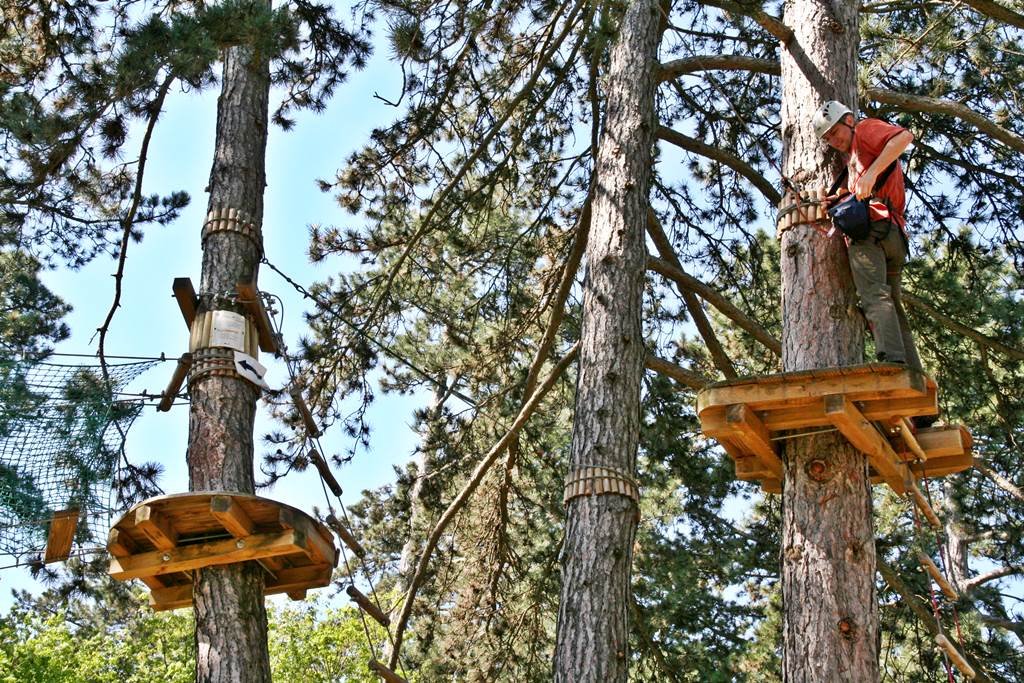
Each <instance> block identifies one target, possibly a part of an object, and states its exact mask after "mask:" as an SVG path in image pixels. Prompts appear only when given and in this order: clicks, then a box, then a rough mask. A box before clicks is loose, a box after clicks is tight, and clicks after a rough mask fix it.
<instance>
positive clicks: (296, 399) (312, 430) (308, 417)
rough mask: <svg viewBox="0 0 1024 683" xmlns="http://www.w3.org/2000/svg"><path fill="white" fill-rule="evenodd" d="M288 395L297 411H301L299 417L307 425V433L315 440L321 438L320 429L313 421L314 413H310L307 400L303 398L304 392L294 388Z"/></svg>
mask: <svg viewBox="0 0 1024 683" xmlns="http://www.w3.org/2000/svg"><path fill="white" fill-rule="evenodd" d="M288 393H289V394H291V397H292V402H293V403H294V404H295V409H296V410H298V411H299V416H300V417H301V418H302V422H303V424H305V425H306V431H307V432H309V435H310V436H312V437H314V438H315V437H318V436H320V434H321V432H320V428H319V427H318V426H317V424H316V420H314V419H313V413H311V412H309V407H308V406H307V405H306V400H305V399H304V398H302V391H301V390H300V389H299V388H298V387H292V388H291V389H289V390H288Z"/></svg>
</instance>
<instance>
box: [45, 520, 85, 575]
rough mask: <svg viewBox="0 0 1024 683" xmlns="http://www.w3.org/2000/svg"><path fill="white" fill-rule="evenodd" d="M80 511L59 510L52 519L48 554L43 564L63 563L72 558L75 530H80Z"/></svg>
mask: <svg viewBox="0 0 1024 683" xmlns="http://www.w3.org/2000/svg"><path fill="white" fill-rule="evenodd" d="M78 517H79V511H78V509H77V508H72V509H69V510H58V511H57V512H54V513H53V516H52V517H51V518H50V530H49V532H47V534H46V552H45V553H44V554H43V564H50V563H51V562H63V561H64V560H66V559H68V558H69V557H70V556H71V546H72V544H73V543H74V541H75V530H76V529H77V528H78Z"/></svg>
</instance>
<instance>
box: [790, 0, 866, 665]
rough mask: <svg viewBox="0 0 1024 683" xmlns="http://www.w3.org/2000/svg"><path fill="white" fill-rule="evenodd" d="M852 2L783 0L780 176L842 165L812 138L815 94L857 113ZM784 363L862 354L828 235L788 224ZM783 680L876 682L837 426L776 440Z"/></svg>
mask: <svg viewBox="0 0 1024 683" xmlns="http://www.w3.org/2000/svg"><path fill="white" fill-rule="evenodd" d="M857 11H858V6H857V3H855V2H851V0H837V2H833V3H820V2H814V1H812V0H794V1H793V2H790V3H787V4H786V11H785V16H784V22H785V23H786V25H787V26H790V27H792V29H793V31H794V34H795V35H794V37H793V39H792V40H791V41H789V43H787V44H786V45H784V46H783V49H782V50H781V66H782V88H783V90H782V154H783V173H784V174H785V175H786V177H788V178H794V179H796V182H798V183H799V184H800V185H801V186H802V187H806V188H814V187H826V188H827V187H828V186H829V185H831V181H832V180H833V179H834V178H835V176H836V174H837V173H838V171H839V170H840V168H841V165H840V162H839V159H838V157H837V156H836V155H835V154H834V153H832V152H829V151H828V149H827V147H826V145H825V143H824V142H822V141H821V140H819V139H817V138H816V137H815V135H814V131H813V127H812V125H811V120H812V116H813V114H814V112H815V111H816V110H817V109H818V108H819V107H820V106H821V104H822V102H824V101H825V100H830V99H836V100H840V101H842V102H844V103H846V104H847V105H848V106H850V108H851V109H854V110H856V108H857V107H856V103H857V98H856V66H857V45H858V29H857ZM781 258H782V287H783V293H782V297H783V300H782V314H783V366H784V368H785V369H786V370H805V369H809V368H820V367H829V366H840V365H851V364H855V363H860V362H862V359H863V323H862V321H861V318H860V316H859V315H858V314H857V312H856V308H855V306H854V305H855V295H854V288H853V284H852V280H851V277H850V272H849V265H848V261H847V259H846V253H845V246H844V243H843V240H842V239H841V238H840V237H839V236H834V237H832V238H826V237H824V236H823V235H821V234H820V233H818V232H816V231H815V230H814V229H813V228H811V227H809V226H799V227H797V228H795V229H793V230H791V231H789V232H787V233H786V234H785V236H784V237H783V240H782V256H781ZM784 443H785V446H784V460H785V475H784V476H785V482H784V485H783V498H782V511H783V522H782V524H783V527H782V558H781V560H782V582H783V603H784V610H785V615H784V621H783V680H784V681H787V682H789V683H803V682H804V681H816V682H817V681H820V682H821V683H839V682H841V681H849V682H851V683H854V682H855V683H866V682H869V681H877V680H878V677H879V668H878V607H877V599H876V595H875V545H874V529H873V525H872V518H871V483H870V480H869V478H868V466H867V459H866V458H865V456H864V455H863V454H861V453H860V452H859V451H857V450H856V449H854V448H853V447H852V446H850V445H849V443H847V442H846V440H845V439H843V438H842V437H841V436H839V435H837V434H825V435H816V436H810V437H801V438H794V439H791V440H787V441H785V442H784Z"/></svg>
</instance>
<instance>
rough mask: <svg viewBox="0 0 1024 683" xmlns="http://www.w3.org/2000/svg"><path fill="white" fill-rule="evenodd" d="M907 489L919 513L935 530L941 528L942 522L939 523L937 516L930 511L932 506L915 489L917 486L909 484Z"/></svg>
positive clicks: (917, 489) (918, 490)
mask: <svg viewBox="0 0 1024 683" xmlns="http://www.w3.org/2000/svg"><path fill="white" fill-rule="evenodd" d="M907 488H909V489H910V493H911V494H912V495H913V496H914V503H915V504H916V505H917V508H918V509H919V510H920V511H921V514H923V515H924V516H925V517H927V518H928V522H929V523H930V524H931V525H932V526H933V527H935V528H936V529H941V528H942V522H941V521H939V516H938V515H936V514H935V511H934V510H932V506H931V505H929V504H928V499H927V498H925V497H924V494H923V493H921V489H919V488H917V485H916V484H914V483H911V484H910V486H908V487H907Z"/></svg>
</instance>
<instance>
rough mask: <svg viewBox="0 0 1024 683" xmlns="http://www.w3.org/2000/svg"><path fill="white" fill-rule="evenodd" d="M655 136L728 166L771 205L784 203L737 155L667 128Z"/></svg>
mask: <svg viewBox="0 0 1024 683" xmlns="http://www.w3.org/2000/svg"><path fill="white" fill-rule="evenodd" d="M654 136H655V138H657V139H659V140H664V141H665V142H669V143H672V144H673V145H675V146H676V147H679V148H680V149H684V150H686V151H687V152H693V153H694V154H699V155H700V156H702V157H706V158H708V159H711V160H712V161H717V162H718V163H720V164H723V165H724V166H728V167H729V168H731V169H732V170H734V171H736V172H737V173H739V174H740V175H741V176H743V177H744V178H746V179H747V180H749V181H750V182H751V184H752V185H754V187H756V188H757V189H758V190H760V191H761V194H763V195H764V197H765V199H767V200H768V202H769V203H770V204H772V205H777V204H778V203H779V202H780V201H782V195H781V194H779V191H778V190H776V189H775V188H774V187H773V186H772V184H771V183H769V182H768V181H767V180H766V179H765V177H764V176H763V175H761V174H760V173H758V172H757V171H755V170H754V169H753V168H752V167H751V166H750V165H749V164H747V163H746V162H745V161H743V160H742V159H740V158H739V157H738V156H736V155H735V154H732V153H731V152H727V151H725V150H724V149H721V148H719V147H714V146H712V145H709V144H707V143H704V142H701V141H700V140H697V139H694V138H691V137H689V136H686V135H683V134H682V133H680V132H678V131H675V130H672V129H671V128H668V127H667V126H658V129H657V130H656V131H655V133H654Z"/></svg>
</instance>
